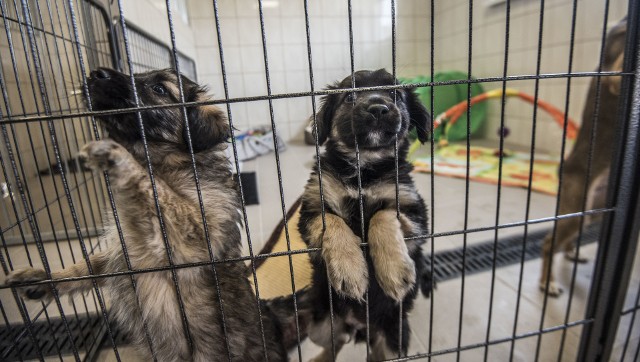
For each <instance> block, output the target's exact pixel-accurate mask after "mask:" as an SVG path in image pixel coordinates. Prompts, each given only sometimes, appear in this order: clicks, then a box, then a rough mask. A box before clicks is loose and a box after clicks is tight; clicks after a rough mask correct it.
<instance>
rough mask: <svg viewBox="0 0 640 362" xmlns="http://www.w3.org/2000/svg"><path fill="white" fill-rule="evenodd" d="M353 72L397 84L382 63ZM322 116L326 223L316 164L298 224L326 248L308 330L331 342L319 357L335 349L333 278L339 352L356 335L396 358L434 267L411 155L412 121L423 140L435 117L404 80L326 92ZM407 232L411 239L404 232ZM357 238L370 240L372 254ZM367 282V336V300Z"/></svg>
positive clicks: (375, 355) (375, 352) (361, 81)
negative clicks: (401, 86)
mask: <svg viewBox="0 0 640 362" xmlns="http://www.w3.org/2000/svg"><path fill="white" fill-rule="evenodd" d="M354 77H355V84H356V87H372V86H385V85H394V84H397V80H395V79H394V78H393V76H392V75H391V74H389V73H388V72H386V71H385V70H384V69H380V70H377V71H358V72H356V73H355V74H354ZM350 87H351V77H347V78H345V79H344V80H343V81H342V82H339V83H336V84H335V85H333V86H331V87H330V88H331V89H337V88H350ZM316 119H317V125H318V142H319V143H324V142H325V141H326V148H325V152H324V153H323V154H322V155H321V156H320V165H321V172H322V191H323V193H322V194H323V197H324V198H323V200H324V211H325V215H324V219H325V223H326V229H324V230H323V220H322V202H321V195H320V184H319V181H318V169H317V167H316V168H314V172H313V173H312V174H311V177H310V178H309V181H308V183H307V186H306V188H305V192H304V195H303V197H302V206H301V209H300V222H299V224H298V227H299V229H300V233H301V235H302V237H303V239H304V241H305V242H306V243H307V244H308V245H309V246H311V247H321V248H322V252H321V253H314V254H312V255H311V261H312V263H313V267H314V272H313V281H312V289H311V294H312V296H311V297H310V298H311V299H312V300H313V301H314V303H315V310H314V315H313V322H312V323H311V324H310V325H309V330H308V332H309V337H310V338H311V340H312V341H313V342H315V343H316V344H318V345H320V346H322V347H324V348H325V349H324V351H323V352H322V354H320V355H319V356H317V357H316V361H325V360H331V359H332V357H333V356H332V355H333V354H332V346H333V344H332V341H331V337H332V333H331V329H330V327H331V319H330V314H329V313H330V305H329V301H330V297H329V292H328V291H329V285H331V287H332V290H333V313H334V317H333V327H334V331H335V337H336V338H335V349H336V352H337V351H339V350H340V348H341V347H342V346H343V344H344V343H346V342H347V341H349V340H351V339H352V338H353V337H354V336H355V339H356V341H365V342H366V343H369V344H370V345H371V346H372V354H371V356H369V357H370V358H372V359H375V360H380V359H388V358H395V357H397V356H398V354H406V353H407V347H408V341H409V335H410V330H409V324H408V321H407V313H408V312H409V311H410V310H411V308H412V306H413V301H414V299H415V297H416V294H417V289H418V288H419V287H420V288H421V289H422V292H423V293H424V294H425V295H428V294H429V292H430V290H431V283H432V280H431V275H430V274H429V272H428V271H427V269H428V268H427V263H426V259H425V257H424V255H423V254H422V250H421V244H422V243H424V241H425V240H424V239H423V238H422V237H421V236H423V235H426V234H427V232H428V229H427V209H426V206H425V204H424V201H423V200H422V197H420V195H419V194H418V192H417V190H416V189H415V185H414V184H413V180H412V179H411V176H410V174H409V173H410V172H411V170H412V166H411V164H410V163H408V162H407V161H406V156H407V150H408V147H409V140H408V137H407V136H408V133H409V130H410V129H412V128H416V129H417V134H418V137H419V139H420V141H422V142H424V141H426V139H427V131H426V130H427V127H428V124H429V122H430V121H431V118H430V116H429V114H428V112H427V110H426V109H425V108H424V106H423V105H422V104H421V103H420V101H419V100H418V97H417V95H416V94H415V93H414V92H413V91H411V90H404V89H400V90H379V91H364V92H357V93H343V94H331V95H328V96H326V97H325V98H324V100H323V104H322V108H321V109H320V112H319V113H318V115H317V117H316ZM396 136H397V140H398V159H397V173H396V157H395V141H396ZM356 140H357V144H358V147H359V150H360V161H359V165H360V174H361V178H360V179H359V178H358V168H357V161H356V154H355V142H356ZM396 180H397V182H396ZM359 182H361V185H360V186H361V187H362V189H361V191H362V192H361V194H362V215H361V211H360V197H359V191H358V189H359ZM396 187H397V189H396ZM396 191H397V192H398V195H397V196H398V198H397V201H398V202H399V210H400V213H399V214H398V213H397V208H396V206H397V204H396ZM363 219H364V220H363ZM363 224H364V233H363V231H362V229H363V227H362V225H363ZM363 234H364V235H363ZM408 237H414V238H413V239H409V240H406V241H405V238H408ZM361 242H368V247H367V249H366V250H367V254H366V255H364V254H363V252H362V249H361V246H360V243H361ZM329 283H330V284H329ZM367 289H368V290H369V323H370V326H369V327H370V328H369V331H370V335H369V337H370V340H368V341H367V340H366V337H367V335H366V322H367V318H366V312H367V310H366V307H365V304H364V302H363V299H364V295H365V292H366V291H367ZM400 304H402V325H400ZM400 326H402V340H399V333H398V331H399V328H400Z"/></svg>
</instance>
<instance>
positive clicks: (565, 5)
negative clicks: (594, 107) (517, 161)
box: [434, 0, 627, 154]
mask: <svg viewBox="0 0 640 362" xmlns="http://www.w3.org/2000/svg"><path fill="white" fill-rule="evenodd" d="M604 7H605V2H604V1H586V0H578V1H577V12H576V29H575V43H574V54H573V56H574V57H573V63H572V67H573V71H574V72H580V71H592V70H594V69H595V68H596V66H597V63H598V60H599V57H600V40H601V36H602V29H603V19H604ZM626 8H627V1H625V0H613V1H610V2H609V16H608V25H609V26H612V25H614V24H615V23H616V22H617V21H618V20H619V19H621V18H622V17H623V16H624V15H625V14H626ZM540 10H541V9H540V2H539V1H512V2H511V15H510V29H509V54H508V56H509V59H508V69H507V74H508V75H523V74H535V73H536V63H537V50H538V34H539V28H540V25H539V24H540ZM572 11H573V1H572V0H551V1H545V8H544V22H543V29H542V56H541V64H540V72H541V73H543V74H544V73H566V72H567V70H568V64H569V49H570V47H569V44H570V36H571V18H572ZM435 14H436V15H435V20H436V24H435V44H434V45H435V49H436V50H435V51H436V56H435V60H436V62H435V69H436V71H441V70H449V69H460V70H466V69H467V64H468V37H469V23H468V21H469V2H468V1H467V0H450V1H446V2H445V1H441V2H436V4H435ZM505 14H506V3H503V4H500V5H497V6H493V7H487V6H485V2H482V1H480V2H478V1H476V2H474V7H473V19H472V20H473V28H472V31H473V48H472V52H473V53H472V75H473V76H474V77H496V76H497V77H500V76H502V74H503V67H504V56H505V54H504V49H505V25H506V16H505ZM588 84H589V79H586V78H584V79H579V78H578V79H573V80H572V81H571V92H570V96H569V102H570V103H569V111H568V115H569V116H570V117H572V118H573V119H574V120H575V121H576V122H577V123H580V121H581V115H582V107H583V104H584V97H585V95H586V92H587V88H588ZM501 86H502V84H501V83H499V82H496V83H487V84H484V87H485V89H486V90H489V89H495V88H500V87H501ZM507 86H508V87H510V88H516V89H519V90H521V91H524V92H527V93H530V94H533V93H534V91H535V82H533V81H513V82H509V83H508V84H507ZM539 87H540V89H539V92H540V95H539V96H540V99H542V100H545V101H547V102H549V103H551V104H553V105H555V106H556V107H558V108H560V109H564V107H565V99H566V93H567V81H566V80H565V79H555V80H553V79H550V80H543V81H541V82H540V85H539ZM489 110H490V111H489V117H488V119H487V123H486V125H485V128H484V136H485V137H486V138H489V139H492V140H496V141H497V140H498V139H499V137H498V133H497V129H498V127H499V124H500V106H499V102H496V101H493V102H492V104H491V105H490V107H489ZM532 114H533V108H532V106H531V105H530V104H527V103H524V102H522V101H520V100H516V99H509V100H508V102H507V108H506V112H505V117H506V124H507V126H508V127H509V128H510V130H511V135H510V136H509V137H508V138H507V139H506V142H507V143H509V144H515V145H518V146H524V147H529V145H530V143H531V125H532ZM537 119H538V125H537V131H536V134H537V135H538V137H537V139H536V148H537V149H538V150H540V151H543V152H547V153H551V154H559V153H560V145H561V138H562V130H561V128H560V127H559V126H557V125H556V124H555V123H554V121H553V120H552V118H551V117H549V116H548V115H547V114H545V113H544V112H542V111H541V112H538V114H537Z"/></svg>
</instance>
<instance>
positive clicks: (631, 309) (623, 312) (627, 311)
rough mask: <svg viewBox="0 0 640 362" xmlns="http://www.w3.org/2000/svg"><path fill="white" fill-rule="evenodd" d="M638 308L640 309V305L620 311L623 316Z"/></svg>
mask: <svg viewBox="0 0 640 362" xmlns="http://www.w3.org/2000/svg"><path fill="white" fill-rule="evenodd" d="M636 310H640V305H636V306H635V307H631V308H629V309H627V310H624V311H622V313H620V316H621V317H622V316H625V315H627V314H629V313H633V312H634V311H636Z"/></svg>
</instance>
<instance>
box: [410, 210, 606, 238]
mask: <svg viewBox="0 0 640 362" xmlns="http://www.w3.org/2000/svg"><path fill="white" fill-rule="evenodd" d="M613 211H615V208H609V209H593V210H587V211H582V212H574V213H571V214H564V215H558V216H549V217H543V218H539V219H529V220H526V221H518V222H511V223H506V224H500V225H497V226H485V227H479V228H471V229H463V230H455V231H445V232H441V233H433V234H428V235H418V236H410V237H406V238H404V239H405V240H415V239H427V238H437V237H441V236H451V235H464V234H471V233H477V232H481V231H491V230H497V229H507V228H512V227H518V226H525V225H532V224H541V223H545V222H550V221H555V220H562V219H571V218H574V217H581V216H588V215H597V214H605V213H609V212H613Z"/></svg>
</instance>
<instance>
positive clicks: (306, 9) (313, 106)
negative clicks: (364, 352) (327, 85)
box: [298, 0, 336, 360]
mask: <svg viewBox="0 0 640 362" xmlns="http://www.w3.org/2000/svg"><path fill="white" fill-rule="evenodd" d="M303 2H304V22H305V31H306V34H307V58H308V62H309V85H310V90H311V93H312V95H311V110H312V115H311V117H312V118H313V139H314V141H315V149H316V167H317V168H318V189H319V191H320V216H321V218H322V233H323V234H324V232H325V231H326V229H327V223H326V219H325V209H324V189H323V185H322V165H321V162H320V145H319V144H318V120H317V110H316V96H315V95H313V93H314V92H315V84H314V78H313V58H312V56H311V27H310V23H309V0H303ZM328 289H329V322H330V327H331V351H332V357H333V359H334V360H335V359H336V354H335V350H336V347H335V340H336V339H335V337H336V336H335V327H334V324H333V323H334V320H333V291H332V290H331V285H329V288H328ZM298 344H299V343H298ZM300 360H302V357H300Z"/></svg>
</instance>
